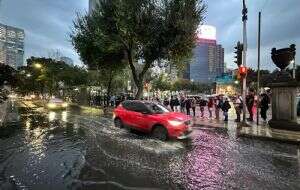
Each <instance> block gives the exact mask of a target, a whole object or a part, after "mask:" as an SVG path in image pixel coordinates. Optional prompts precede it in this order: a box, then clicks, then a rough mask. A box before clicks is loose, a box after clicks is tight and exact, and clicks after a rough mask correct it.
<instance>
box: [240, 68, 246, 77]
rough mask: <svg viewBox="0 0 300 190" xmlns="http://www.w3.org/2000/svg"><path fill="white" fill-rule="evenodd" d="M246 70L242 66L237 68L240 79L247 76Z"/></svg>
mask: <svg viewBox="0 0 300 190" xmlns="http://www.w3.org/2000/svg"><path fill="white" fill-rule="evenodd" d="M247 72H248V68H247V67H244V66H240V67H239V74H240V76H241V77H245V76H246V75H247Z"/></svg>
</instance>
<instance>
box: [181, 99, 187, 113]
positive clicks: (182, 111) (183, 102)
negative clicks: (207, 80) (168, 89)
mask: <svg viewBox="0 0 300 190" xmlns="http://www.w3.org/2000/svg"><path fill="white" fill-rule="evenodd" d="M186 100H187V99H185V98H184V96H181V97H180V112H181V113H184V107H185V104H186Z"/></svg>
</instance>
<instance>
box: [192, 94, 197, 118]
mask: <svg viewBox="0 0 300 190" xmlns="http://www.w3.org/2000/svg"><path fill="white" fill-rule="evenodd" d="M196 105H197V100H196V98H195V97H193V99H192V100H191V107H192V110H193V116H194V117H195V116H196Z"/></svg>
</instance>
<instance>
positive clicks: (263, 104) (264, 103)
mask: <svg viewBox="0 0 300 190" xmlns="http://www.w3.org/2000/svg"><path fill="white" fill-rule="evenodd" d="M269 103H270V98H269V96H268V95H267V94H266V93H263V94H262V95H261V101H260V116H261V118H262V119H263V120H264V122H266V121H267V111H268V109H269Z"/></svg>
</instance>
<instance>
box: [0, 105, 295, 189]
mask: <svg viewBox="0 0 300 190" xmlns="http://www.w3.org/2000/svg"><path fill="white" fill-rule="evenodd" d="M15 106H16V110H18V114H19V116H20V123H13V124H11V125H7V126H5V127H2V128H0V189H1V190H2V189H3V190H6V189H9V190H10V189H26V190H27V189H28V190H31V189H37V190H40V189H43V190H48V189H49V190H52V189H57V190H59V189H76V190H77V189H88V190H90V189H91V190H94V189H95V190H96V189H97V190H98V189H295V190H296V189H300V147H299V146H297V145H290V144H284V143H278V142H272V141H261V140H256V139H248V138H245V139H244V138H237V137H236V135H235V134H236V132H235V131H234V130H231V129H230V130H229V129H226V128H210V127H205V126H204V127H195V128H194V132H193V134H192V136H191V138H190V139H187V140H183V141H177V140H171V141H168V142H161V141H157V140H154V139H151V137H150V136H148V135H144V134H140V133H137V132H132V131H128V130H126V129H117V128H115V127H114V126H113V125H112V120H111V118H109V117H104V116H102V117H100V116H97V115H90V114H85V113H82V112H81V110H78V109H68V110H67V111H55V112H53V111H49V110H46V109H44V108H42V107H36V108H29V107H26V106H25V105H23V104H20V103H15Z"/></svg>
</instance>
